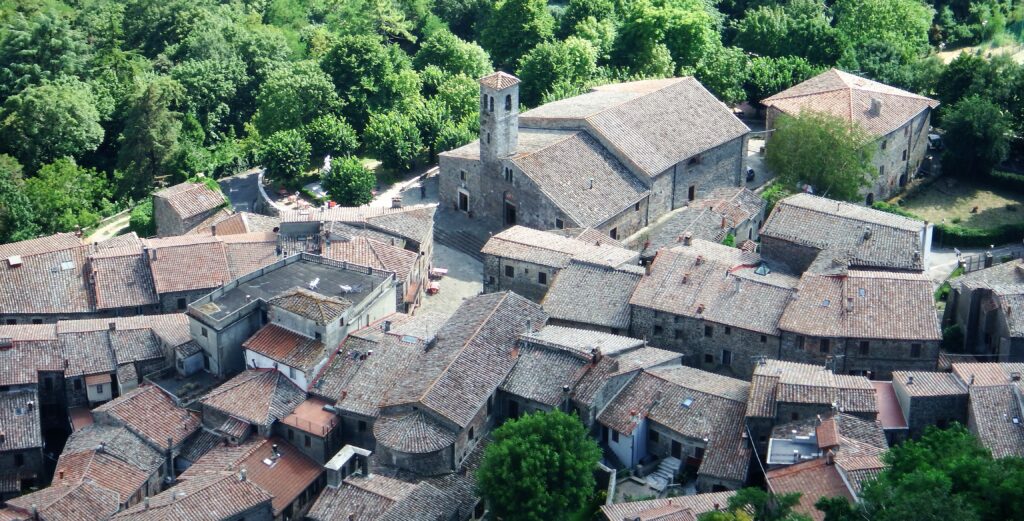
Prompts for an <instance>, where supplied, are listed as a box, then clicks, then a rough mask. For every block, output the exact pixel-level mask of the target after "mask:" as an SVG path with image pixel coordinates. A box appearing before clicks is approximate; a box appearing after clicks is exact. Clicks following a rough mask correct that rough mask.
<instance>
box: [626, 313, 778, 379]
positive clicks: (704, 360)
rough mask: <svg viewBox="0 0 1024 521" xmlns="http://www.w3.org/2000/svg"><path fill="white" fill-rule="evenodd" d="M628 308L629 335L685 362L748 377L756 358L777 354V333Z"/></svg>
mask: <svg viewBox="0 0 1024 521" xmlns="http://www.w3.org/2000/svg"><path fill="white" fill-rule="evenodd" d="M631 308H632V311H631V317H632V324H631V327H630V331H631V335H632V336H635V337H637V338H646V339H647V340H648V342H649V343H650V344H651V345H652V346H654V347H660V348H662V349H668V350H670V351H676V352H678V353H682V354H683V355H684V357H683V362H684V363H685V364H686V365H689V366H692V367H697V368H700V369H703V370H705V371H713V372H717V373H722V374H725V375H728V376H736V377H739V378H747V379H749V378H750V377H751V376H752V375H753V374H754V367H755V365H756V364H757V361H758V359H759V357H762V356H764V357H768V358H777V357H778V349H779V338H778V337H777V336H774V335H765V334H761V333H758V332H755V331H750V330H747V329H741V328H738V327H731V326H726V325H724V324H718V323H715V322H710V321H707V320H698V319H695V318H690V317H683V316H678V315H673V314H671V313H666V312H663V311H655V310H652V309H648V308H642V307H639V306H631Z"/></svg>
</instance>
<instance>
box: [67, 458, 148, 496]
mask: <svg viewBox="0 0 1024 521" xmlns="http://www.w3.org/2000/svg"><path fill="white" fill-rule="evenodd" d="M61 475H63V476H64V478H63V479H61V477H60V476H61ZM149 477H150V473H149V472H147V471H145V470H142V469H139V468H137V467H135V466H132V465H129V464H127V463H125V462H123V461H121V460H119V459H117V458H114V457H112V456H110V455H108V454H106V453H104V452H99V451H95V450H92V451H85V452H76V453H73V454H67V455H61V457H60V459H59V460H57V468H56V470H55V471H54V479H53V483H51V484H50V486H51V487H67V486H71V485H72V484H77V483H79V482H82V481H89V482H91V483H93V484H95V485H97V486H100V487H103V488H105V489H107V490H110V491H113V492H116V493H117V495H118V498H119V499H118V502H119V503H122V504H123V503H127V502H128V501H130V500H131V498H132V496H133V495H135V493H136V492H138V491H139V490H140V489H142V488H143V487H145V486H146V482H147V481H148V480H149Z"/></svg>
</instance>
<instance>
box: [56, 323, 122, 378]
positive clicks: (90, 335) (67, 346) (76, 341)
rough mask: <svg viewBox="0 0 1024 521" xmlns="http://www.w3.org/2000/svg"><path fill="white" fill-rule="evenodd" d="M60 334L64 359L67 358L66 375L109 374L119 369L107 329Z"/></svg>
mask: <svg viewBox="0 0 1024 521" xmlns="http://www.w3.org/2000/svg"><path fill="white" fill-rule="evenodd" d="M58 336H59V337H60V344H61V351H62V352H63V355H64V359H65V360H67V369H66V370H65V371H64V376H65V377H69V376H81V375H91V374H97V373H107V374H109V373H113V372H114V371H115V370H116V369H117V360H116V359H115V358H114V351H113V349H111V347H110V335H109V334H108V332H107V331H90V332H84V333H61V334H59V335H58Z"/></svg>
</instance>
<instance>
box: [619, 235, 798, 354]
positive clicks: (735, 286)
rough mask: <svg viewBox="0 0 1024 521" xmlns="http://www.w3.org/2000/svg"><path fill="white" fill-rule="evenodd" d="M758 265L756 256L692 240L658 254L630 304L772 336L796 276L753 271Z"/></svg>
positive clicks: (775, 332)
mask: <svg viewBox="0 0 1024 521" xmlns="http://www.w3.org/2000/svg"><path fill="white" fill-rule="evenodd" d="M760 263H761V257H760V256H758V255H756V254H753V253H748V252H744V251H742V250H739V249H736V248H730V247H728V246H725V245H721V244H715V243H711V242H708V241H704V240H700V239H694V240H693V242H692V244H691V245H690V246H678V247H675V248H671V249H666V250H661V251H660V252H658V255H657V256H656V257H655V259H654V264H653V265H652V267H651V273H650V275H648V276H645V277H643V278H642V279H641V280H640V284H639V285H637V288H636V291H634V293H633V296H632V297H631V299H630V304H632V305H634V306H639V307H643V308H648V309H653V310H656V311H664V312H667V313H671V314H673V315H678V316H683V317H689V318H695V319H701V320H706V321H709V322H714V323H719V324H725V325H728V326H733V327H739V328H742V329H747V330H750V331H755V332H759V333H766V334H771V335H777V334H779V319H780V317H781V316H782V314H783V310H784V309H785V307H786V305H787V304H788V303H789V301H790V299H791V295H792V288H793V286H794V285H795V283H796V279H795V278H793V277H792V276H790V275H787V274H784V273H781V272H775V271H773V272H771V273H769V274H767V275H758V274H756V273H755V269H757V268H758V266H759V265H760Z"/></svg>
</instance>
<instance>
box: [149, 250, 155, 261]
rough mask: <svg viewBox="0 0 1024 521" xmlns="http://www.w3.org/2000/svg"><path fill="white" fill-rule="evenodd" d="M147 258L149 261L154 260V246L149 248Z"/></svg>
mask: <svg viewBox="0 0 1024 521" xmlns="http://www.w3.org/2000/svg"><path fill="white" fill-rule="evenodd" d="M149 260H150V262H152V261H155V260H156V248H150V249H149Z"/></svg>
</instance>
